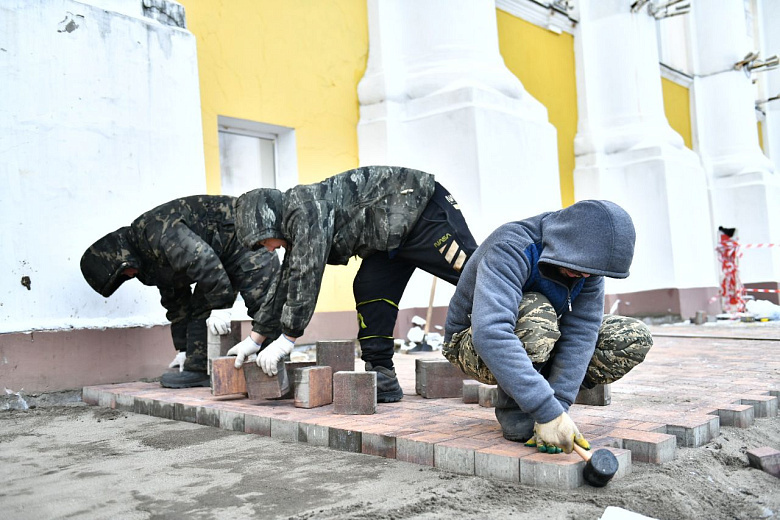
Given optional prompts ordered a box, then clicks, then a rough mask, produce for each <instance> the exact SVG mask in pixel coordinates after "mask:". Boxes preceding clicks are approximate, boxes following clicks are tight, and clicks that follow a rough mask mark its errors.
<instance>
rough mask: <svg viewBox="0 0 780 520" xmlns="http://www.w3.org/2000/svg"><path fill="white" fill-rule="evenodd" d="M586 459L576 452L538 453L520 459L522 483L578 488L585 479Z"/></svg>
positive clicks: (546, 486)
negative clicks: (583, 474)
mask: <svg viewBox="0 0 780 520" xmlns="http://www.w3.org/2000/svg"><path fill="white" fill-rule="evenodd" d="M584 469H585V461H584V460H582V459H581V458H580V457H579V455H576V454H574V453H572V454H569V455H567V454H565V453H558V454H555V455H551V454H549V453H536V454H534V455H528V456H526V457H522V458H521V459H520V483H521V484H524V485H527V486H535V487H544V488H553V489H576V488H578V487H580V486H581V485H582V484H583V482H584V480H583V479H582V471H583V470H584Z"/></svg>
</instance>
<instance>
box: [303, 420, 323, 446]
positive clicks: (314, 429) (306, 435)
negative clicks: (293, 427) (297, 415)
mask: <svg viewBox="0 0 780 520" xmlns="http://www.w3.org/2000/svg"><path fill="white" fill-rule="evenodd" d="M298 442H305V443H307V444H311V445H313V446H324V447H327V446H328V445H329V444H330V428H329V427H328V426H324V425H321V424H317V423H305V422H300V423H298Z"/></svg>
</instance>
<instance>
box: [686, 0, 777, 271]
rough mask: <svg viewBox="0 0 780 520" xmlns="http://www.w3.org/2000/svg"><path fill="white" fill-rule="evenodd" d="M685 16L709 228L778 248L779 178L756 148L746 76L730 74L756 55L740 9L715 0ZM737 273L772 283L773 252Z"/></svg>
mask: <svg viewBox="0 0 780 520" xmlns="http://www.w3.org/2000/svg"><path fill="white" fill-rule="evenodd" d="M692 16H694V25H693V29H694V31H693V34H694V36H693V39H694V73H695V74H694V98H695V113H696V118H697V121H696V125H695V127H696V129H697V136H696V141H697V143H698V148H699V152H700V154H701V158H702V163H703V164H704V167H705V169H706V171H707V173H708V176H709V178H710V189H711V200H712V213H713V221H714V222H713V223H714V225H715V226H719V225H720V226H724V227H736V228H737V230H738V238H739V241H740V243H742V244H746V243H774V242H778V241H780V179H779V178H778V176H777V175H776V174H775V173H774V166H773V165H772V162H771V161H770V160H769V159H768V158H767V157H766V156H765V155H764V154H763V152H762V151H761V148H760V146H759V140H758V131H757V127H756V115H755V102H756V90H755V88H754V85H753V83H752V80H751V73H750V71H749V70H747V69H746V68H745V67H742V68H741V69H739V70H738V69H737V68H735V64H736V63H737V62H739V61H740V60H742V59H743V58H744V57H745V56H746V55H747V54H748V53H749V52H751V51H754V50H757V49H756V48H755V43H754V42H753V35H752V34H751V33H750V31H749V30H748V27H747V25H746V17H745V4H744V2H743V0H722V1H720V2H718V5H717V8H713V6H711V5H710V3H709V2H702V1H700V0H698V1H694V2H693V10H692ZM756 22H757V23H760V21H756ZM762 57H763V58H765V57H766V56H762ZM740 274H741V278H742V281H743V282H744V283H751V282H771V281H777V280H778V276H780V253H778V252H777V251H775V250H755V251H750V252H746V253H745V256H744V257H743V258H742V260H741V261H740Z"/></svg>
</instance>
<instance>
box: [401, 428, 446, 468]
mask: <svg viewBox="0 0 780 520" xmlns="http://www.w3.org/2000/svg"><path fill="white" fill-rule="evenodd" d="M452 438H453V435H452V434H446V433H432V432H419V433H412V434H408V435H399V436H397V437H396V439H395V458H396V459H397V460H402V461H405V462H412V463H414V464H420V465H423V466H433V465H434V446H435V445H436V443H437V442H444V441H448V440H450V439H452Z"/></svg>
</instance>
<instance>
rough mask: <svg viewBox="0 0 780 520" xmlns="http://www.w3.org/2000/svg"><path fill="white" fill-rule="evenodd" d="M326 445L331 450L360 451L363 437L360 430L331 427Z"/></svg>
mask: <svg viewBox="0 0 780 520" xmlns="http://www.w3.org/2000/svg"><path fill="white" fill-rule="evenodd" d="M328 447H329V448H331V449H333V450H339V451H349V452H352V453H360V450H361V449H363V437H362V434H361V432H360V431H357V430H352V429H346V428H339V427H331V428H330V430H329V432H328Z"/></svg>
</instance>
